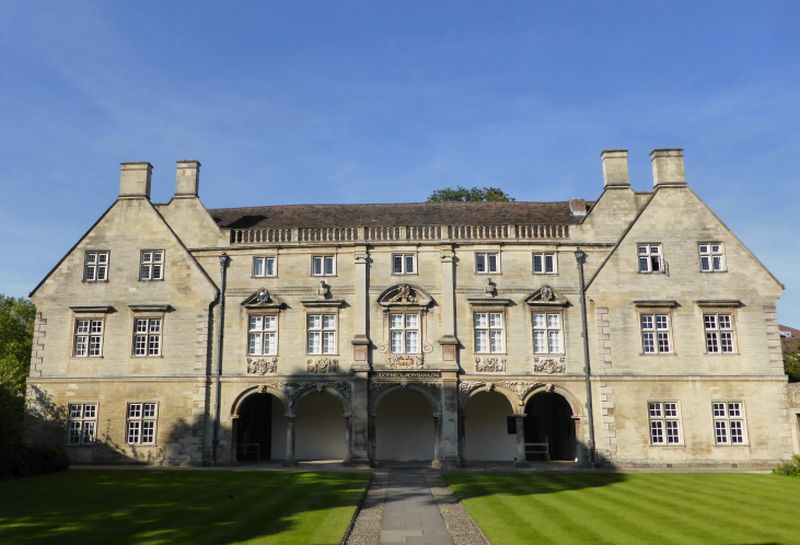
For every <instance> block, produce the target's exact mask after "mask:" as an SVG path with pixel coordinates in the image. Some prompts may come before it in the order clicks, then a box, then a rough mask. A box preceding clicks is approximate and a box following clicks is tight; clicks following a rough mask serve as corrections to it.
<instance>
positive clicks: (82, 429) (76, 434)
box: [67, 403, 97, 445]
mask: <svg viewBox="0 0 800 545" xmlns="http://www.w3.org/2000/svg"><path fill="white" fill-rule="evenodd" d="M96 433H97V403H70V404H69V405H68V407H67V444H68V445H93V444H94V442H95V437H96Z"/></svg>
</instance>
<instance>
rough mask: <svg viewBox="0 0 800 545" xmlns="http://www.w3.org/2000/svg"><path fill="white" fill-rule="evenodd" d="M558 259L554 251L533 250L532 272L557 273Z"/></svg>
mask: <svg viewBox="0 0 800 545" xmlns="http://www.w3.org/2000/svg"><path fill="white" fill-rule="evenodd" d="M557 273H558V259H556V253H555V252H534V254H533V274H557Z"/></svg>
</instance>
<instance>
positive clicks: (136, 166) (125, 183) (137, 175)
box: [119, 162, 153, 199]
mask: <svg viewBox="0 0 800 545" xmlns="http://www.w3.org/2000/svg"><path fill="white" fill-rule="evenodd" d="M152 174H153V165H151V164H150V163H147V162H144V163H120V177H119V196H120V197H127V198H145V199H149V198H150V177H151V175H152Z"/></svg>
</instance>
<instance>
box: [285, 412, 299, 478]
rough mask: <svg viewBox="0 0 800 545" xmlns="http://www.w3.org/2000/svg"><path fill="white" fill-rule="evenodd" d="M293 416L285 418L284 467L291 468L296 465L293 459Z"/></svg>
mask: <svg viewBox="0 0 800 545" xmlns="http://www.w3.org/2000/svg"><path fill="white" fill-rule="evenodd" d="M294 420H295V417H294V416H287V417H286V461H285V462H284V465H287V466H293V465H296V464H297V460H296V459H295V457H294Z"/></svg>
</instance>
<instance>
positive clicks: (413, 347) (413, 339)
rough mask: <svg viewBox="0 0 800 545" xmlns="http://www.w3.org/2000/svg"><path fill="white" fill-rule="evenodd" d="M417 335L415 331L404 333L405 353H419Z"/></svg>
mask: <svg viewBox="0 0 800 545" xmlns="http://www.w3.org/2000/svg"><path fill="white" fill-rule="evenodd" d="M418 339H419V334H418V333H417V332H416V331H406V352H408V353H411V354H416V353H417V352H419V343H418V342H417V341H418Z"/></svg>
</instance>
